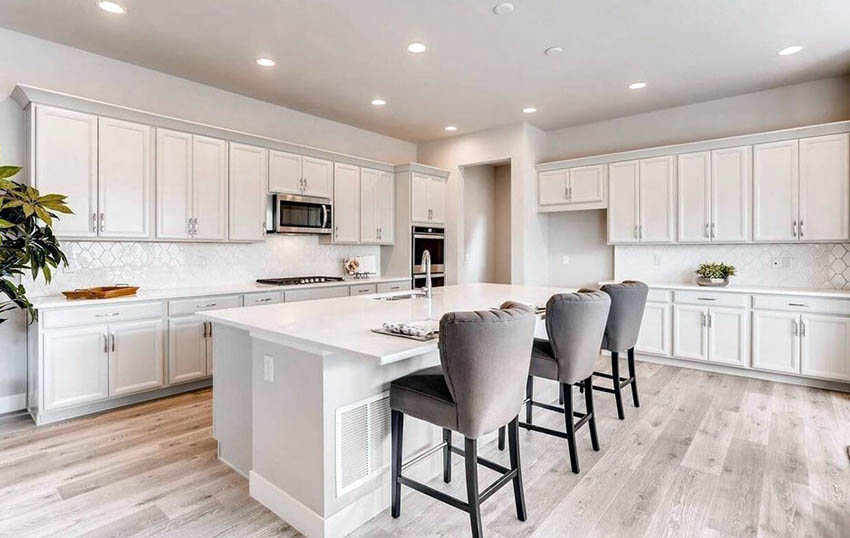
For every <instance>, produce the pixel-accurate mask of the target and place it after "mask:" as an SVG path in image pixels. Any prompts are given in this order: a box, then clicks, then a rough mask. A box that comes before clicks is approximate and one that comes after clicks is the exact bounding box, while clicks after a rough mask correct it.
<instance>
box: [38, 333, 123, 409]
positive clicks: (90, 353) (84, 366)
mask: <svg viewBox="0 0 850 538" xmlns="http://www.w3.org/2000/svg"><path fill="white" fill-rule="evenodd" d="M42 338H43V340H42V342H43V343H44V409H45V410H50V409H56V408H59V407H67V406H70V405H78V404H83V403H86V402H92V401H95V400H102V399H104V398H106V397H108V396H109V379H108V374H107V372H108V369H109V365H108V359H107V353H108V351H107V342H108V336H107V328H106V326H105V325H101V326H94V327H74V328H72V329H56V330H47V331H44V336H43V337H42Z"/></svg>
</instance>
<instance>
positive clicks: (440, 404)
mask: <svg viewBox="0 0 850 538" xmlns="http://www.w3.org/2000/svg"><path fill="white" fill-rule="evenodd" d="M390 407H391V408H392V409H394V410H396V411H401V412H402V413H404V414H405V415H408V416H411V417H416V418H418V419H420V420H424V421H426V422H430V423H431V424H434V425H435V426H440V427H442V428H449V429H451V430H454V431H457V429H458V426H457V404H456V403H455V401H454V400H453V399H452V395H451V392H449V386H448V385H447V384H446V377H445V376H444V375H443V369H442V367H440V366H434V367H432V368H426V369H424V370H419V371H418V372H414V373H412V374H408V375H406V376H404V377H401V378H399V379H396V380H395V381H393V382H392V383H391V384H390Z"/></svg>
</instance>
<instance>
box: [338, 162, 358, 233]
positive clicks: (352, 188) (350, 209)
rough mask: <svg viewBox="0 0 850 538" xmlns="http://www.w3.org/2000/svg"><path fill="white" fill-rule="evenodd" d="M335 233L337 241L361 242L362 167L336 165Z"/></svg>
mask: <svg viewBox="0 0 850 538" xmlns="http://www.w3.org/2000/svg"><path fill="white" fill-rule="evenodd" d="M333 212H334V235H333V240H334V242H336V243H359V242H360V168H359V167H357V166H351V165H350V164H342V163H335V165H334V208H333Z"/></svg>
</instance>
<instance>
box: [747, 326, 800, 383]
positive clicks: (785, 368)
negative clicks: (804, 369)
mask: <svg viewBox="0 0 850 538" xmlns="http://www.w3.org/2000/svg"><path fill="white" fill-rule="evenodd" d="M799 326H800V320H799V315H798V314H795V313H793V312H773V311H770V310H754V311H753V368H759V369H761V370H773V371H775V372H784V373H790V374H798V373H800V336H799Z"/></svg>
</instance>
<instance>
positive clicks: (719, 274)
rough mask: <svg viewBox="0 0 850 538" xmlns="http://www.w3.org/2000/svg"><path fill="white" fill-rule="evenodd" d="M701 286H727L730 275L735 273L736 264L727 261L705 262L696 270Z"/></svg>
mask: <svg viewBox="0 0 850 538" xmlns="http://www.w3.org/2000/svg"><path fill="white" fill-rule="evenodd" d="M696 273H697V284H699V285H700V286H726V285H728V284H729V277H730V276H734V275H735V266H734V265H726V264H725V263H703V264H700V266H699V268H698V269H697V270H696Z"/></svg>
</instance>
